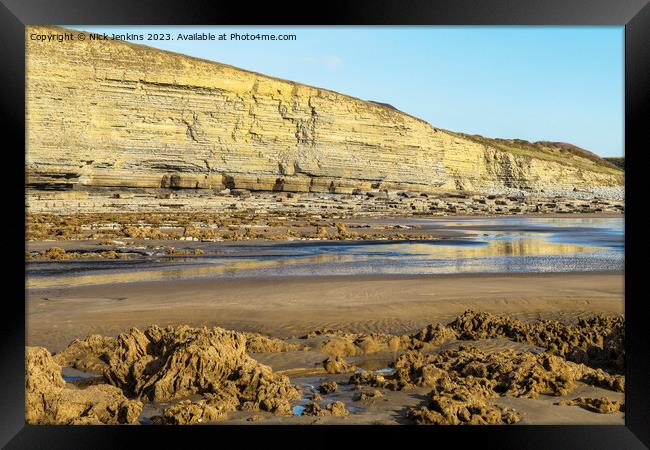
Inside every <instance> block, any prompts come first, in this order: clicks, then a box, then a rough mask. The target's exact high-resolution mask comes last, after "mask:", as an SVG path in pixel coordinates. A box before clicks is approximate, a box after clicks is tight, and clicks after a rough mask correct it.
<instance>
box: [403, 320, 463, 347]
mask: <svg viewBox="0 0 650 450" xmlns="http://www.w3.org/2000/svg"><path fill="white" fill-rule="evenodd" d="M456 339H457V335H456V331H455V330H454V329H452V328H449V327H446V326H444V325H442V324H435V325H433V324H432V325H429V326H427V327H425V328H423V329H422V330H420V331H419V332H417V333H415V334H413V335H411V343H410V346H409V347H410V348H414V349H423V348H425V347H430V346H438V345H441V344H444V343H445V342H448V341H454V340H456Z"/></svg>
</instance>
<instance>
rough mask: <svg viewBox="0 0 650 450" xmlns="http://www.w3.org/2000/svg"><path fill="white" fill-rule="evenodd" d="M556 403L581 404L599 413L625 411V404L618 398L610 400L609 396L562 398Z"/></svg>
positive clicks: (565, 404)
mask: <svg viewBox="0 0 650 450" xmlns="http://www.w3.org/2000/svg"><path fill="white" fill-rule="evenodd" d="M555 405H561V406H573V405H575V406H580V407H581V408H584V409H586V410H587V411H591V412H595V413H599V414H610V413H613V412H624V411H625V404H623V403H621V402H618V401H616V400H610V399H608V398H607V397H601V398H590V397H578V398H574V399H573V400H561V401H559V402H557V403H555Z"/></svg>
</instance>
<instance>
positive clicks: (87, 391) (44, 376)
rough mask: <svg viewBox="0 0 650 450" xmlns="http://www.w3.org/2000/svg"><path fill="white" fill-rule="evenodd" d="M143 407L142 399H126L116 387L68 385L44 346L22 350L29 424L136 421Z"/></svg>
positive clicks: (89, 423)
mask: <svg viewBox="0 0 650 450" xmlns="http://www.w3.org/2000/svg"><path fill="white" fill-rule="evenodd" d="M142 407H143V405H142V402H140V401H138V400H129V399H127V398H126V397H125V396H124V395H123V394H122V391H121V390H120V389H119V388H117V387H115V386H109V385H106V384H102V385H93V386H89V387H86V388H84V389H78V388H76V387H74V386H69V385H67V384H66V382H65V381H64V380H63V378H62V377H61V366H59V365H58V364H57V363H56V362H55V361H54V360H53V359H52V356H51V355H50V352H48V351H47V349H45V348H42V347H27V348H26V349H25V420H26V422H27V423H29V424H39V425H46V424H60V425H94V424H130V423H137V421H138V418H139V416H140V412H141V411H142Z"/></svg>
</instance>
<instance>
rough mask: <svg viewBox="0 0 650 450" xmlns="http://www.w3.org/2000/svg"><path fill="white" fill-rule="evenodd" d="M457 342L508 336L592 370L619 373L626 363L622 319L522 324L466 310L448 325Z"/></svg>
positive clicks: (623, 322)
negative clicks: (454, 332)
mask: <svg viewBox="0 0 650 450" xmlns="http://www.w3.org/2000/svg"><path fill="white" fill-rule="evenodd" d="M449 327H450V328H452V329H454V330H455V331H456V332H457V334H458V337H459V338H460V339H472V340H477V339H487V338H497V337H507V338H509V339H512V340H514V341H517V342H525V343H530V344H535V345H538V346H540V347H543V348H546V349H547V351H548V352H549V353H551V354H554V355H559V356H562V357H564V358H566V359H568V360H571V361H575V362H579V363H585V364H587V365H589V366H592V367H602V368H609V369H614V370H616V371H618V372H622V371H623V369H624V363H625V345H624V338H625V319H624V318H623V317H606V316H602V315H601V316H594V317H591V318H588V319H581V320H579V321H578V323H577V324H575V325H570V324H569V325H567V324H563V323H561V322H557V321H554V320H544V321H538V322H534V323H524V322H521V321H519V320H516V319H512V318H510V317H507V316H497V315H494V314H490V313H476V312H474V311H466V312H465V313H464V314H462V315H461V316H459V317H457V318H456V320H454V321H453V322H451V323H450V324H449Z"/></svg>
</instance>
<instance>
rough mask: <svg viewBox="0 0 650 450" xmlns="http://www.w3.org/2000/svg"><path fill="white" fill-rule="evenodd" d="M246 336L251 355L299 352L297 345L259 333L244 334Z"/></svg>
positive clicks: (247, 349) (247, 348)
mask: <svg viewBox="0 0 650 450" xmlns="http://www.w3.org/2000/svg"><path fill="white" fill-rule="evenodd" d="M244 335H245V336H246V351H248V352H249V353H264V352H269V353H281V352H292V351H295V350H298V345H297V344H291V343H288V342H284V341H282V340H280V339H275V338H270V337H267V336H264V335H262V334H258V333H244Z"/></svg>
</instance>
